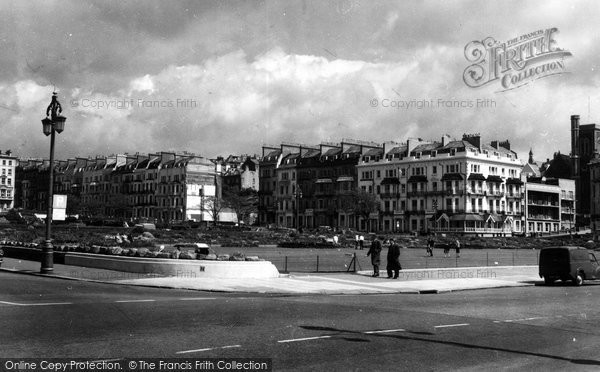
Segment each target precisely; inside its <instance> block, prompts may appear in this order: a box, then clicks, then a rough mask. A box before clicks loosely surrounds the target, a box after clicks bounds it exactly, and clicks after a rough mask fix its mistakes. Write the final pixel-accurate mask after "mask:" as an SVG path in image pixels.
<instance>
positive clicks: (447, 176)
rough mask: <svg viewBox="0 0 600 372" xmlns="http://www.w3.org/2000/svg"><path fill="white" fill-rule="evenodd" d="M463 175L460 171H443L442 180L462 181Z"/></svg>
mask: <svg viewBox="0 0 600 372" xmlns="http://www.w3.org/2000/svg"><path fill="white" fill-rule="evenodd" d="M462 179H463V176H462V174H460V173H444V175H443V176H442V181H462Z"/></svg>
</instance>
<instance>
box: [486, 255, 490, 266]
mask: <svg viewBox="0 0 600 372" xmlns="http://www.w3.org/2000/svg"><path fill="white" fill-rule="evenodd" d="M485 266H490V252H485Z"/></svg>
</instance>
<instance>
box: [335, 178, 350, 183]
mask: <svg viewBox="0 0 600 372" xmlns="http://www.w3.org/2000/svg"><path fill="white" fill-rule="evenodd" d="M352 181H354V177H338V179H337V180H336V182H352Z"/></svg>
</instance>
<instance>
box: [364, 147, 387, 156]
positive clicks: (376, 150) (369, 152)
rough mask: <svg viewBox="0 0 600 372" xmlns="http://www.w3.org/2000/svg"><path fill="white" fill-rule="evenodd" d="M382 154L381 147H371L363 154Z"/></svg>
mask: <svg viewBox="0 0 600 372" xmlns="http://www.w3.org/2000/svg"><path fill="white" fill-rule="evenodd" d="M382 155H383V149H381V148H376V149H369V150H367V151H366V152H365V153H364V154H363V156H382Z"/></svg>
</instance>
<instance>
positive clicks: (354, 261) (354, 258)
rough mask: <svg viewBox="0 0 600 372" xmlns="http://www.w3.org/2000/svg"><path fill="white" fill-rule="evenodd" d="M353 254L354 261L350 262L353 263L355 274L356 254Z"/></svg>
mask: <svg viewBox="0 0 600 372" xmlns="http://www.w3.org/2000/svg"><path fill="white" fill-rule="evenodd" d="M353 254H354V259H353V260H352V262H354V272H356V252H354V253H353Z"/></svg>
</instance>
